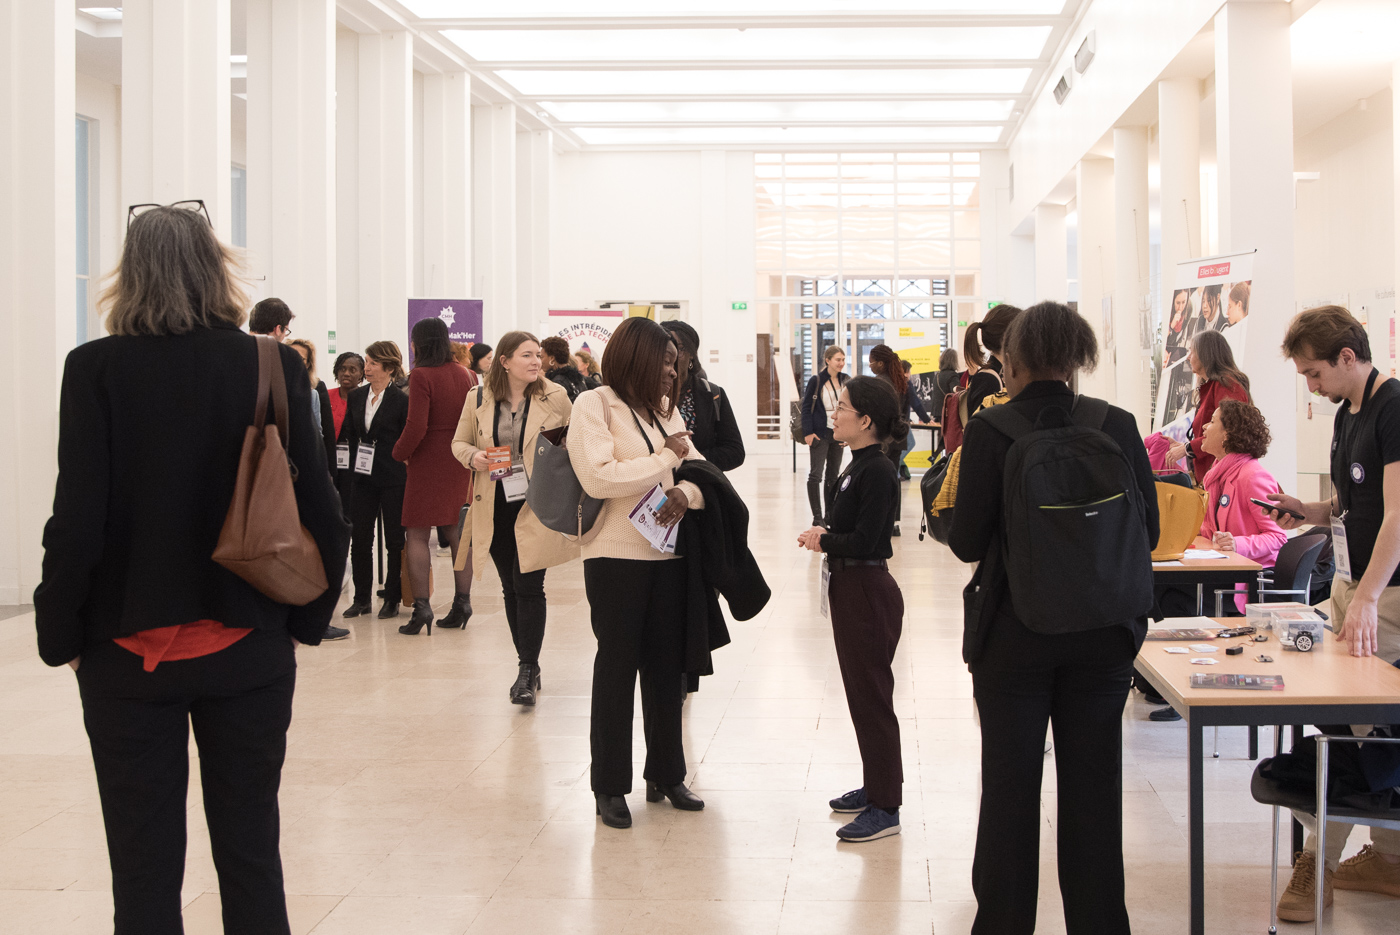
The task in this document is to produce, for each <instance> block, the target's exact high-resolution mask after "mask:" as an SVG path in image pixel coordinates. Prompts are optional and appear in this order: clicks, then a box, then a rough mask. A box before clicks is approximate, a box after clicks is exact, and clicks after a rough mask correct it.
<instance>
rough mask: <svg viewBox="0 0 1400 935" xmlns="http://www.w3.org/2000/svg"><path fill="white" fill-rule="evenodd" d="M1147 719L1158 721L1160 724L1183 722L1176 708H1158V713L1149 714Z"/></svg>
mask: <svg viewBox="0 0 1400 935" xmlns="http://www.w3.org/2000/svg"><path fill="white" fill-rule="evenodd" d="M1147 719H1148V720H1149V721H1157V722H1159V723H1160V722H1162V721H1179V720H1181V715H1180V714H1177V713H1176V709H1175V708H1171V707H1167V708H1158V709H1157V710H1156V711H1153V712H1152V713H1151V714H1149V715H1148V716H1147Z"/></svg>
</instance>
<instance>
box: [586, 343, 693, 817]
mask: <svg viewBox="0 0 1400 935" xmlns="http://www.w3.org/2000/svg"><path fill="white" fill-rule="evenodd" d="M676 359H677V348H676V345H675V344H674V343H672V341H671V336H670V335H669V334H667V333H666V331H665V330H664V329H663V328H662V327H661V326H660V325H658V324H657V323H656V322H654V321H651V320H649V319H646V318H628V319H627V320H625V321H624V322H623V323H622V324H620V325H618V327H617V330H616V331H614V332H613V336H612V340H610V341H609V342H608V347H607V350H606V351H605V352H604V353H603V382H604V384H605V385H604V386H601V387H599V388H598V389H596V390H589V391H588V392H586V393H582V394H580V395H579V398H578V400H577V401H576V402H575V404H574V420H573V423H572V424H571V425H570V426H569V439H568V449H569V461H570V462H571V463H572V464H573V467H574V473H575V474H577V475H578V479H579V483H580V484H582V485H583V489H584V491H585V492H587V493H588V494H590V495H591V496H594V497H600V498H602V499H604V500H605V501H606V503H605V505H604V507H603V511H602V512H601V513H599V514H598V520H597V522H595V523H594V525H593V528H592V529H590V530H589V531H588V533H587V534H586V535H585V536H584V537H583V539H584V542H583V582H584V587H585V589H586V591H587V594H588V605H589V609H590V612H591V615H592V623H593V635H594V636H595V637H597V639H598V653H597V655H596V656H595V657H594V660H593V703H592V710H591V712H590V714H591V725H590V729H589V742H590V750H591V753H592V766H591V768H590V776H589V778H590V783H591V785H592V787H593V795H594V799H595V800H596V804H597V814H598V815H599V816H601V818H602V819H603V823H604V824H605V825H607V826H608V827H610V828H630V827H631V826H632V814H631V812H630V811H628V808H627V799H626V798H625V796H626V795H627V793H628V792H630V791H632V693H633V691H634V687H635V686H636V684H637V677H638V675H640V676H641V682H642V715H643V717H644V720H645V723H646V743H647V759H646V765H645V767H643V769H642V777H643V778H644V779H645V780H646V784H647V801H648V802H660V801H661V800H662V798H667V799H670V800H671V804H672V805H673V806H675V807H676V808H680V809H685V810H686V811H699V810H700V809H702V808H704V807H705V803H704V802H702V801H701V800H700V799H698V798H697V797H696V796H695V795H693V794H692V793H691V791H690V790H689V789H687V788H686V785H685V772H686V770H685V750H684V748H683V745H682V743H681V702H682V695H681V692H680V690H679V689H680V686H681V672H682V670H683V668H684V665H685V616H686V614H685V599H686V597H685V595H686V578H685V571H686V569H685V562H683V561H677V559H679V558H680V556H678V555H675V554H672V553H666V552H661V551H658V550H657V549H655V548H653V547H652V545H651V543H650V542H648V541H647V540H646V538H644V537H643V536H642V534H641V533H640V532H638V531H637V529H636V527H634V526H633V525H632V522H631V520H630V519H629V518H628V515H629V514H630V513H631V511H632V508H633V507H634V506H636V504H637V502H638V501H639V500H641V499H642V497H643V496H645V495H646V494H647V492H648V491H650V490H651V489H652V487H654V486H655V485H657V484H660V485H661V486H662V488H663V489H664V490H665V493H666V502H665V503H664V504H663V505H662V506H661V509H660V510H658V511H657V520H658V521H659V522H660V523H661V524H662V525H665V526H673V525H675V524H676V523H678V522H681V521H682V517H683V516H684V515H685V513H686V512H687V511H688V510H701V509H704V507H705V501H704V497H703V496H702V495H701V493H700V489H699V488H698V487H696V486H695V485H694V484H692V483H690V482H688V481H681V482H679V483H677V482H676V480H675V469H676V467H677V466H679V465H680V463H681V462H682V461H684V460H690V459H700V460H704V459H703V458H702V457H701V455H700V453H699V452H698V451H697V450H696V449H695V447H694V446H693V445H691V444H690V442H689V440H688V436H689V435H690V433H689V432H687V431H686V428H685V421H684V420H683V419H682V418H681V414H680V412H679V411H678V410H677V409H676V407H675V404H674V402H673V400H675V398H676V390H677V385H678V383H679V380H678V379H677V376H676Z"/></svg>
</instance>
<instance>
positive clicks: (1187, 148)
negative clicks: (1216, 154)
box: [1157, 78, 1203, 321]
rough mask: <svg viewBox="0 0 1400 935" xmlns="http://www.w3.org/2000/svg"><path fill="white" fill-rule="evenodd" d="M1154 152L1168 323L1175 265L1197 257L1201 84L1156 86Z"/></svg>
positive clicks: (1185, 81)
mask: <svg viewBox="0 0 1400 935" xmlns="http://www.w3.org/2000/svg"><path fill="white" fill-rule="evenodd" d="M1157 115H1158V116H1157V120H1158V124H1157V125H1158V133H1157V140H1158V147H1159V149H1158V152H1159V154H1160V155H1159V159H1160V161H1161V166H1162V252H1161V263H1160V264H1159V269H1160V270H1161V281H1160V283H1159V284H1158V292H1159V294H1160V296H1161V308H1162V317H1163V319H1165V320H1166V321H1170V319H1171V315H1172V293H1173V291H1174V290H1175V288H1176V266H1177V264H1178V263H1183V262H1185V261H1186V260H1190V259H1194V258H1196V257H1199V256H1202V255H1203V251H1202V249H1201V85H1200V82H1199V81H1197V80H1196V79H1195V78H1170V79H1167V80H1165V81H1159V82H1157Z"/></svg>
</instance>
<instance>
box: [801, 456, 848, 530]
mask: <svg viewBox="0 0 1400 935" xmlns="http://www.w3.org/2000/svg"><path fill="white" fill-rule="evenodd" d="M845 453H846V448H845V446H843V445H842V444H841V443H840V442H838V441H837V440H836V439H834V438H818V439H817V440H816V441H814V442H812V444H811V445H809V446H808V448H807V457H808V459H809V460H810V462H811V463H810V467H809V469H808V472H807V500H808V501H809V503H810V505H811V507H812V515H813V516H826V515H827V514H828V513H830V512H831V501H832V499H834V498H835V496H836V477H837V475H839V474H840V473H841V458H842V456H844V455H845ZM823 497H824V498H825V501H826V512H823V511H822V499H823Z"/></svg>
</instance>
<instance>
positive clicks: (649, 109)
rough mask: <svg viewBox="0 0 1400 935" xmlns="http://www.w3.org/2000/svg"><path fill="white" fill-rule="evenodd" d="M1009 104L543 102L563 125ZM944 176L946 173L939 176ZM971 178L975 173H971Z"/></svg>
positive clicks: (1004, 109)
mask: <svg viewBox="0 0 1400 935" xmlns="http://www.w3.org/2000/svg"><path fill="white" fill-rule="evenodd" d="M1012 103H1013V102H1012V101H803V102H791V103H780V102H769V101H738V102H723V101H693V102H691V101H687V102H664V103H663V102H659V101H657V102H651V101H616V102H614V101H585V102H557V101H542V102H541V103H540V105H539V106H540V107H542V108H544V109H545V110H547V111H549V112H550V113H551V114H553V115H554V116H555V117H556V118H558V119H559V120H561V121H564V122H565V123H650V122H669V123H749V122H752V123H781V122H783V121H793V122H798V123H803V122H805V123H838V122H847V121H849V122H852V123H857V122H864V123H881V122H908V123H913V122H920V123H931V122H947V121H953V120H979V121H981V120H1006V119H1008V118H1009V117H1010V116H1011V107H1012ZM944 171H945V174H946V171H947V170H946V169H945V170H944ZM974 172H975V168H974Z"/></svg>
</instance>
